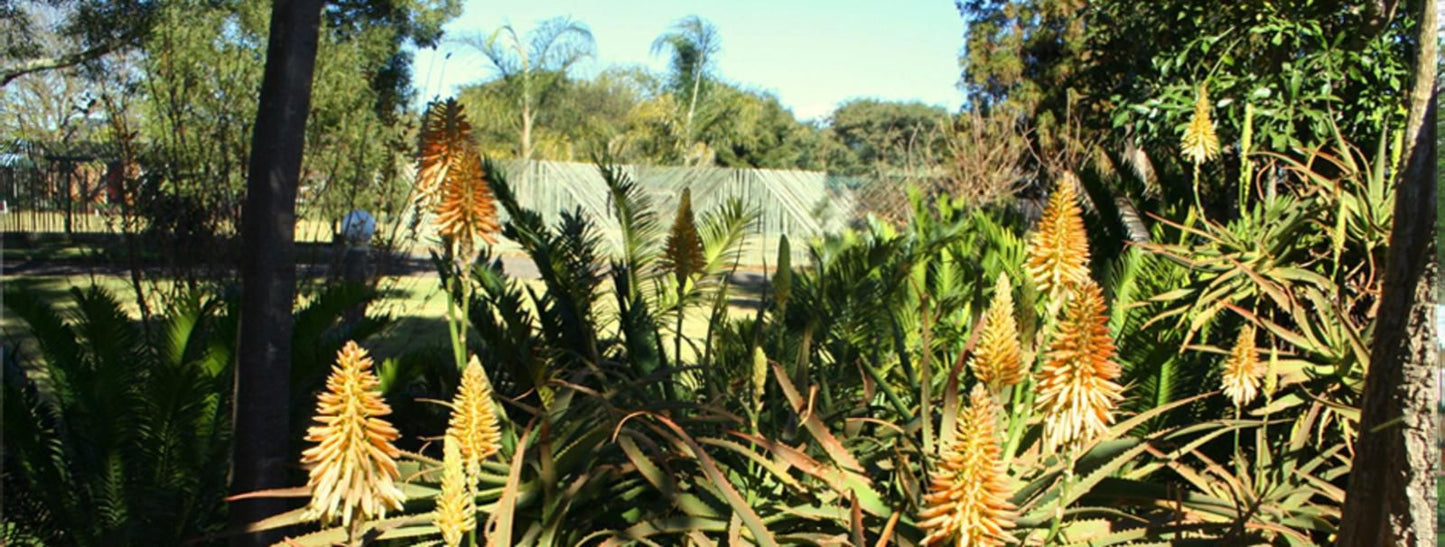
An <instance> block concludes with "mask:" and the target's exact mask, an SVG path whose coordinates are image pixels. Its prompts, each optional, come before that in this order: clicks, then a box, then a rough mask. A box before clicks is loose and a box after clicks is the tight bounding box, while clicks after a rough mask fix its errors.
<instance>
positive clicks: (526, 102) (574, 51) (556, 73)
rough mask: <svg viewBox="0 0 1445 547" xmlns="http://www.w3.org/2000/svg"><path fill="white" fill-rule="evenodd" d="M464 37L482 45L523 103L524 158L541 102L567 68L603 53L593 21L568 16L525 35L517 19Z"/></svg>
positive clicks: (528, 156) (471, 43) (475, 45)
mask: <svg viewBox="0 0 1445 547" xmlns="http://www.w3.org/2000/svg"><path fill="white" fill-rule="evenodd" d="M461 42H462V43H463V44H466V45H468V46H471V47H473V48H476V49H477V51H480V52H481V53H482V55H485V56H486V57H487V61H488V62H490V63H491V64H492V67H493V68H495V69H496V70H497V72H498V73H499V74H500V75H501V77H502V81H503V82H505V83H506V84H507V87H508V88H510V89H511V90H512V91H513V92H514V93H516V94H517V95H518V100H519V101H520V103H521V107H522V139H521V140H522V150H521V152H522V154H521V156H522V159H524V160H526V159H531V158H532V125H533V121H534V120H535V118H536V109H537V105H538V104H540V103H541V102H542V100H543V99H544V98H546V96H547V95H549V94H550V93H551V92H552V91H554V90H556V89H557V88H558V87H559V84H561V83H562V82H563V81H564V80H565V79H566V76H567V71H568V70H571V68H572V66H573V65H575V64H577V62H578V61H581V60H583V59H586V58H588V57H593V56H595V55H596V54H597V45H596V42H595V41H594V40H593V39H592V31H591V30H589V29H588V28H587V25H584V24H582V23H578V22H576V21H573V20H572V19H571V18H568V17H554V18H552V19H548V20H546V21H543V22H542V23H541V24H539V25H537V28H534V29H532V31H531V32H530V33H528V34H527V35H526V39H525V41H524V40H523V37H522V36H519V35H518V34H517V30H516V28H514V27H512V25H511V24H507V25H503V26H502V27H501V28H499V29H497V30H496V31H493V32H492V34H491V35H489V36H487V37H486V38H482V37H481V36H480V35H473V36H468V37H464V38H461Z"/></svg>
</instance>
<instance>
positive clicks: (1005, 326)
mask: <svg viewBox="0 0 1445 547" xmlns="http://www.w3.org/2000/svg"><path fill="white" fill-rule="evenodd" d="M1012 293H1013V286H1012V285H1011V284H1010V283H1009V278H1008V274H1006V273H1002V272H1000V273H999V274H998V282H997V283H996V284H995V286H994V293H993V301H991V302H989V305H988V311H987V312H985V313H984V316H983V325H982V328H983V332H982V334H981V335H980V338H979V345H978V351H977V352H976V353H975V354H974V356H973V360H972V361H971V362H970V363H969V364H970V366H971V367H972V368H973V374H974V376H977V377H978V379H979V381H981V382H983V383H986V384H988V386H989V389H992V390H994V392H995V393H996V392H998V390H1000V389H1003V388H1006V387H1009V386H1013V385H1015V384H1018V383H1019V382H1021V381H1023V375H1024V361H1023V357H1022V356H1021V350H1020V349H1019V326H1018V321H1017V320H1016V319H1014V300H1013V294H1012Z"/></svg>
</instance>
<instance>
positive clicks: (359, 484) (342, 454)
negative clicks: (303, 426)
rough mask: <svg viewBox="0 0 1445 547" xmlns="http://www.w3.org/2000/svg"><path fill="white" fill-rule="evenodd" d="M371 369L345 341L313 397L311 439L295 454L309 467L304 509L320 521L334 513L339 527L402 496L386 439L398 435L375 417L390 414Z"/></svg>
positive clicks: (377, 513)
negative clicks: (307, 503) (322, 388)
mask: <svg viewBox="0 0 1445 547" xmlns="http://www.w3.org/2000/svg"><path fill="white" fill-rule="evenodd" d="M371 369H372V362H371V357H369V356H367V354H366V350H363V349H361V347H360V346H357V345H356V343H355V342H348V343H347V344H346V346H345V347H343V348H341V352H340V353H338V354H337V356H336V366H335V367H333V368H332V369H331V376H330V377H329V378H327V379H326V390H325V391H322V392H321V394H320V395H319V396H318V397H317V403H316V424H317V425H314V426H312V427H311V428H310V429H309V430H307V435H306V440H307V441H309V442H313V443H317V444H316V446H313V447H311V448H308V449H306V451H304V452H302V453H301V463H302V465H304V466H306V467H308V468H310V470H311V471H310V475H311V478H310V480H309V481H308V482H307V486H308V487H309V488H310V489H311V504H310V507H309V510H308V514H309V515H310V516H311V517H312V518H320V519H321V521H322V522H323V523H327V524H329V523H331V522H333V521H335V520H336V518H337V517H338V516H339V517H340V518H341V522H342V524H343V526H350V524H351V520H352V518H361V519H365V520H372V519H377V518H385V516H386V511H387V510H388V509H395V510H400V509H401V504H402V502H403V501H405V500H406V495H405V494H403V493H402V492H401V490H400V489H398V488H397V486H396V484H395V482H394V481H395V479H396V478H397V477H398V476H399V475H400V471H399V470H398V469H397V466H396V457H397V456H399V455H400V452H399V451H397V449H396V447H395V446H394V445H392V443H393V442H394V441H396V440H397V439H398V438H399V437H401V434H400V433H399V432H397V430H396V428H394V427H392V425H391V424H390V423H389V422H387V421H386V420H383V419H381V418H380V417H381V416H386V415H388V414H391V407H389V406H387V404H386V402H385V401H383V400H382V398H381V393H380V392H379V391H378V390H377V386H378V385H379V384H380V382H379V381H378V380H377V378H376V375H375V374H373V373H372V371H371Z"/></svg>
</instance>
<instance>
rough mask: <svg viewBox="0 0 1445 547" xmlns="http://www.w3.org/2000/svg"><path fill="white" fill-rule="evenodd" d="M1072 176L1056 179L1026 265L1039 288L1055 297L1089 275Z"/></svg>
mask: <svg viewBox="0 0 1445 547" xmlns="http://www.w3.org/2000/svg"><path fill="white" fill-rule="evenodd" d="M1072 182H1073V177H1072V176H1066V177H1064V178H1063V179H1062V180H1060V181H1059V184H1058V185H1057V187H1056V188H1055V189H1054V194H1053V195H1052V196H1049V204H1048V206H1047V207H1045V208H1044V216H1043V218H1042V219H1040V220H1039V224H1038V228H1037V230H1035V232H1034V234H1033V236H1032V237H1031V238H1030V239H1029V247H1028V258H1027V260H1026V262H1025V267H1026V269H1027V270H1028V272H1029V275H1030V276H1031V277H1032V278H1033V281H1034V284H1035V286H1036V287H1037V288H1038V289H1039V292H1041V293H1046V294H1048V295H1049V298H1050V299H1052V300H1055V301H1057V300H1058V298H1059V296H1061V294H1062V292H1063V290H1064V289H1065V288H1067V287H1069V286H1072V285H1077V284H1080V283H1083V282H1084V281H1085V280H1086V279H1088V277H1089V238H1088V234H1087V232H1086V231H1085V228H1084V217H1083V212H1082V211H1081V210H1080V209H1079V199H1078V194H1077V189H1076V188H1075V184H1073V183H1072Z"/></svg>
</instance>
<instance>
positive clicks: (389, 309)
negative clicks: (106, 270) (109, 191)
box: [0, 273, 755, 357]
mask: <svg viewBox="0 0 1445 547" xmlns="http://www.w3.org/2000/svg"><path fill="white" fill-rule="evenodd" d="M5 282H6V283H15V284H17V285H19V286H22V287H24V288H25V289H26V290H29V291H38V292H39V293H40V294H41V295H42V296H43V297H44V298H45V299H46V300H48V301H50V302H53V303H57V304H58V305H59V307H60V309H61V312H62V313H65V312H68V311H69V310H72V309H73V308H74V300H73V299H72V298H71V296H70V289H71V288H72V287H78V288H82V289H84V288H88V287H90V286H91V284H92V283H95V284H98V285H100V286H101V287H102V288H104V289H106V290H107V291H110V292H111V294H114V295H115V296H116V297H117V299H118V300H119V301H120V302H121V304H122V306H123V309H124V310H125V312H126V313H127V314H129V315H130V316H131V317H132V318H134V319H135V320H137V321H139V320H140V307H139V306H138V305H137V303H136V301H135V292H134V290H133V289H132V287H131V283H130V279H129V278H128V277H125V276H118V275H69V276H38V275H37V276H7V278H6V279H5ZM521 282H522V283H524V284H526V285H527V286H528V287H529V288H531V289H532V290H534V291H538V292H539V293H540V291H543V290H545V289H546V286H545V285H544V284H543V283H542V281H541V280H539V279H524V280H521ZM378 286H379V293H380V295H379V298H377V300H376V301H374V302H373V303H372V305H371V307H370V308H369V312H370V313H374V314H385V315H390V316H392V319H393V320H392V324H391V326H390V327H388V328H387V329H386V330H385V331H383V332H381V333H379V334H377V335H376V336H374V337H372V338H371V339H369V340H368V341H367V342H366V344H365V345H366V346H368V349H369V350H371V351H372V353H373V354H375V355H379V356H382V357H393V356H397V355H401V354H404V353H406V352H408V351H411V350H415V349H420V348H425V347H429V346H444V345H446V344H448V343H449V341H448V335H447V327H446V312H447V303H446V297H445V295H444V293H443V292H442V289H441V286H440V283H438V281H437V276H436V275H435V274H430V273H428V274H416V275H403V276H387V277H384V278H383V279H382V280H381V282H380V283H379V284H378ZM607 286H608V285H607V284H604V287H607ZM169 288H171V285H170V283H168V282H165V281H161V282H159V283H158V285H156V286H149V285H148V286H147V287H146V290H148V291H155V290H157V289H159V290H162V291H164V290H167V289H169ZM603 290H604V291H606V292H604V293H603V294H602V295H601V296H600V297H599V299H598V301H599V307H600V308H602V309H600V310H598V311H599V313H602V314H607V313H610V311H611V308H610V307H611V306H615V305H616V304H615V302H616V299H615V298H614V297H613V296H612V294H611V293H610V291H609V290H608V289H606V288H604V289H603ZM308 296H309V295H306V294H302V295H299V296H298V300H299V302H298V305H304V304H305V302H306V299H307V298H308ZM741 296H742V298H735V299H734V300H733V303H732V305H731V306H729V310H728V311H729V313H730V314H731V315H732V316H734V317H737V316H741V315H746V314H751V313H755V308H753V307H752V305H753V304H752V301H751V300H750V299H749V298H747V296H748V295H747V294H746V293H744V294H743V295H741ZM147 300H148V301H150V303H151V304H152V306H153V309H155V307H158V306H157V304H158V302H154V301H152V300H154V299H153V298H148V299H147ZM707 325H708V320H707V313H706V312H704V311H703V310H697V309H694V310H692V311H691V313H689V314H688V315H687V316H686V318H685V321H684V323H683V331H684V332H686V333H688V334H689V335H691V336H696V337H701V336H703V335H704V334H705V333H706V331H707ZM0 338H3V339H4V340H5V341H6V342H7V343H14V342H16V341H19V342H21V343H22V345H23V347H22V354H21V355H22V357H29V356H31V355H33V354H34V349H35V348H34V347H33V345H34V344H33V343H32V342H30V341H29V334H28V328H27V327H26V326H25V325H24V324H23V323H22V322H20V321H19V320H18V319H15V318H12V317H9V315H8V314H6V313H4V310H3V309H0Z"/></svg>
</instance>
